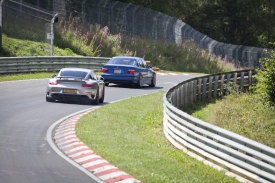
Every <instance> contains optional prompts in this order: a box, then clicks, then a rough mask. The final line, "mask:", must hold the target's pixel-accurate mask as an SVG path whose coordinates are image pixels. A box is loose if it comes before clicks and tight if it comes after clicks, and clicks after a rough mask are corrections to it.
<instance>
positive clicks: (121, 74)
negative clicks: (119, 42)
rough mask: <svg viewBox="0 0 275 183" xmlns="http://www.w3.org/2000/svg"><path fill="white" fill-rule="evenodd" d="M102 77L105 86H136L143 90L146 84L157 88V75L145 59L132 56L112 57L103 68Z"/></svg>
mask: <svg viewBox="0 0 275 183" xmlns="http://www.w3.org/2000/svg"><path fill="white" fill-rule="evenodd" d="M101 76H102V77H103V78H104V82H105V86H108V85H109V84H110V83H114V84H134V85H135V86H136V87H137V88H141V87H142V85H144V84H146V85H149V86H151V87H155V86H156V73H155V71H154V70H153V69H152V67H151V66H148V65H147V63H146V62H145V60H144V59H143V58H140V57H131V56H116V57H112V58H111V59H110V60H109V61H108V62H107V63H106V64H105V65H104V66H103V67H102V74H101Z"/></svg>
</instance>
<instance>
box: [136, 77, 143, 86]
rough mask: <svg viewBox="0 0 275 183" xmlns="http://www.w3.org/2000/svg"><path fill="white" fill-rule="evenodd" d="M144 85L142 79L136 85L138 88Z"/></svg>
mask: <svg viewBox="0 0 275 183" xmlns="http://www.w3.org/2000/svg"><path fill="white" fill-rule="evenodd" d="M141 87H142V83H141V77H140V78H139V79H138V82H137V83H136V88H141Z"/></svg>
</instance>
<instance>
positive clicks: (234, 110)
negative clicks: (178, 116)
mask: <svg viewBox="0 0 275 183" xmlns="http://www.w3.org/2000/svg"><path fill="white" fill-rule="evenodd" d="M185 111H186V112H187V113H189V114H191V115H192V116H194V117H196V118H199V119H202V120H203V121H207V122H209V123H211V124H214V125H216V126H219V127H221V128H223V129H226V130H229V131H232V132H235V133H237V134H240V135H242V136H245V137H247V138H249V139H252V140H255V141H257V142H260V143H262V144H265V145H267V146H270V147H272V148H275V140H274V139H275V120H274V119H275V110H274V109H272V108H268V107H266V106H264V105H263V104H262V103H261V102H260V101H259V99H258V96H257V95H256V94H251V93H242V94H230V95H228V96H226V97H224V98H223V99H222V100H215V101H213V102H211V103H206V104H197V105H196V106H193V107H192V108H188V109H186V110H185Z"/></svg>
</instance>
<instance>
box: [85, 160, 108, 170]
mask: <svg viewBox="0 0 275 183" xmlns="http://www.w3.org/2000/svg"><path fill="white" fill-rule="evenodd" d="M100 163H109V162H108V161H106V160H104V159H102V160H96V161H93V162H89V163H85V164H83V165H82V166H83V167H84V168H88V167H90V166H94V165H98V164H100Z"/></svg>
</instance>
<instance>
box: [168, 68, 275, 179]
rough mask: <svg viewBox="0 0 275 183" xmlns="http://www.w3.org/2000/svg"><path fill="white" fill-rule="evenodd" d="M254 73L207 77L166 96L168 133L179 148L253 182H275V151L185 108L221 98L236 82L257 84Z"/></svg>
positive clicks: (183, 85)
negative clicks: (210, 122) (206, 120)
mask: <svg viewBox="0 0 275 183" xmlns="http://www.w3.org/2000/svg"><path fill="white" fill-rule="evenodd" d="M254 75H255V71H254V70H243V71H236V72H229V73H222V74H216V75H207V76H203V77H198V78H193V79H190V80H187V81H184V82H182V83H180V84H178V85H177V86H175V87H173V88H171V89H170V90H168V91H167V93H166V94H165V95H164V97H163V100H164V103H163V105H164V120H163V126H164V134H165V136H166V138H167V139H168V140H169V141H170V142H171V143H172V144H173V145H174V146H175V147H177V148H179V149H182V150H183V151H184V152H186V153H188V154H190V155H193V156H194V157H195V156H197V155H198V156H199V157H201V158H202V159H204V160H208V161H210V162H212V163H214V164H217V165H219V166H221V167H223V168H225V169H228V170H229V171H230V172H233V173H235V174H238V175H239V176H241V177H244V178H245V179H247V180H250V181H252V182H275V149H273V148H271V147H268V146H266V145H263V144H260V143H258V142H256V141H253V140H250V139H248V138H245V137H243V136H240V135H238V134H235V133H233V132H230V131H227V130H224V129H222V128H219V127H217V126H214V125H211V124H209V123H206V122H204V121H202V120H199V119H197V118H195V117H193V116H191V115H189V114H187V113H185V112H184V111H183V110H184V107H187V106H188V105H192V104H193V103H195V102H198V101H203V100H207V99H209V98H217V97H219V96H222V95H225V94H226V92H227V88H226V84H227V83H229V82H235V83H237V84H238V85H240V87H241V88H242V89H245V88H247V87H249V86H251V85H255V84H256V80H255V79H254Z"/></svg>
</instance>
